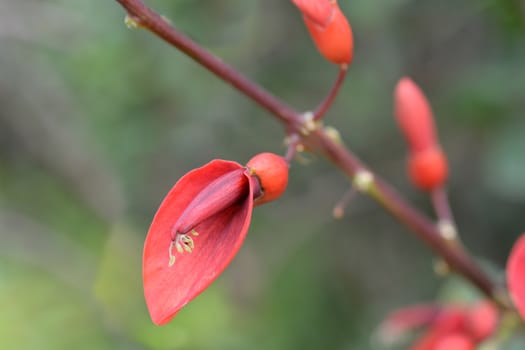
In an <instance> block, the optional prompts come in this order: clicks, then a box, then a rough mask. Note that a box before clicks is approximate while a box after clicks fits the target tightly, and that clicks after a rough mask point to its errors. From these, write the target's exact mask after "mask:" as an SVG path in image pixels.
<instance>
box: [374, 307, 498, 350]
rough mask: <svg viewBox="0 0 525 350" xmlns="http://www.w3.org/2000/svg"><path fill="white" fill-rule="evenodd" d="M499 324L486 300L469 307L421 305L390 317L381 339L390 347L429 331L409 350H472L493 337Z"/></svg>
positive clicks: (496, 310)
mask: <svg viewBox="0 0 525 350" xmlns="http://www.w3.org/2000/svg"><path fill="white" fill-rule="evenodd" d="M498 321H499V313H498V309H497V308H496V307H495V306H494V305H493V304H492V303H491V302H489V301H485V300H482V301H480V302H478V303H476V304H474V305H472V306H469V307H463V306H461V305H447V306H439V305H436V304H421V305H414V306H409V307H407V308H403V309H400V310H397V311H395V312H393V313H392V314H390V315H389V316H387V318H386V319H385V321H383V323H382V325H381V327H380V329H379V331H380V333H379V336H380V337H382V340H383V341H387V342H389V343H391V342H392V341H396V340H398V339H400V338H402V336H403V335H405V334H406V333H408V332H410V331H413V330H415V329H419V328H427V330H426V331H425V332H424V333H423V335H422V336H421V337H420V338H419V339H417V340H416V341H415V342H414V343H413V344H412V345H411V346H410V348H409V350H438V349H439V350H444V349H448V350H473V349H474V348H475V345H476V344H479V343H480V342H482V341H483V340H485V339H487V338H488V337H490V336H491V335H492V334H493V333H494V331H495V330H496V327H497V325H498Z"/></svg>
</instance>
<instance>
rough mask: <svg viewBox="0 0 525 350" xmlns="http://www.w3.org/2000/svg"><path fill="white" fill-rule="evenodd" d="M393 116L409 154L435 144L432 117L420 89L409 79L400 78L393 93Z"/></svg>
mask: <svg viewBox="0 0 525 350" xmlns="http://www.w3.org/2000/svg"><path fill="white" fill-rule="evenodd" d="M394 101H395V116H396V120H397V123H398V125H399V128H400V129H401V131H402V132H403V135H404V136H405V138H406V140H407V142H408V146H409V148H410V151H411V152H418V151H423V150H426V149H428V148H429V147H433V146H435V145H436V144H437V140H436V131H435V126H434V117H433V115H432V110H431V109H430V105H429V103H428V101H427V99H426V97H425V95H424V94H423V92H422V91H421V89H420V88H419V87H418V86H417V85H416V83H414V82H413V81H412V80H411V79H410V78H402V79H401V80H399V82H398V83H397V86H396V89H395V92H394Z"/></svg>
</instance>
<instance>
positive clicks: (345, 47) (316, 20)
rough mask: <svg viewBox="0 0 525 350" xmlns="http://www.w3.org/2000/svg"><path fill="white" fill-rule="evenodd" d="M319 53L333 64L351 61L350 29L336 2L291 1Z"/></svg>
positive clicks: (324, 0)
mask: <svg viewBox="0 0 525 350" xmlns="http://www.w3.org/2000/svg"><path fill="white" fill-rule="evenodd" d="M292 2H293V3H294V4H295V6H297V7H298V8H299V10H300V11H301V12H302V13H303V18H304V23H305V24H306V27H307V28H308V31H309V32H310V36H311V37H312V40H313V41H314V43H315V45H316V47H317V49H318V50H319V52H320V53H321V54H322V55H323V56H324V57H325V58H326V59H327V60H328V61H330V62H332V63H335V64H349V63H350V62H351V61H352V57H353V49H354V41H353V37H352V29H351V28H350V24H348V21H347V20H346V17H345V15H344V14H343V13H342V12H341V9H340V8H339V5H338V4H337V1H336V0H292Z"/></svg>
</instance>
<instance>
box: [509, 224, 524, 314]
mask: <svg viewBox="0 0 525 350" xmlns="http://www.w3.org/2000/svg"><path fill="white" fill-rule="evenodd" d="M507 283H508V285H509V292H510V296H511V297H512V301H513V302H514V305H515V306H516V308H517V309H518V312H519V313H520V315H521V318H522V319H524V320H525V234H524V235H522V236H521V237H520V238H519V239H518V241H517V242H516V244H514V247H513V248H512V251H511V253H510V256H509V260H508V262H507Z"/></svg>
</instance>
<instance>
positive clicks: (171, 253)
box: [168, 241, 175, 267]
mask: <svg viewBox="0 0 525 350" xmlns="http://www.w3.org/2000/svg"><path fill="white" fill-rule="evenodd" d="M174 243H175V242H174V241H171V243H170V251H169V254H170V261H169V263H168V266H169V267H172V266H173V264H175V255H173V252H172V251H173V244H174Z"/></svg>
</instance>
